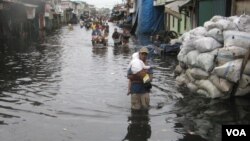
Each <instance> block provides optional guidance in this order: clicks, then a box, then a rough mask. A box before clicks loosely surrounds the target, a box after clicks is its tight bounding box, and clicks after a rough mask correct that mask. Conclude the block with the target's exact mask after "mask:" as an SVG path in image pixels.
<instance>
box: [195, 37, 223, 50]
mask: <svg viewBox="0 0 250 141" xmlns="http://www.w3.org/2000/svg"><path fill="white" fill-rule="evenodd" d="M194 46H195V48H196V49H197V50H198V51H199V52H201V53H202V52H210V51H212V50H214V49H216V48H219V47H222V45H221V44H220V43H219V42H218V41H216V40H215V39H213V38H212V37H202V38H199V39H197V40H195V42H194Z"/></svg>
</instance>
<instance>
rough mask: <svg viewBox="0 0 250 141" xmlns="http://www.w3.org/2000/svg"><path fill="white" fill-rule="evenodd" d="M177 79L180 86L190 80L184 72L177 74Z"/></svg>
mask: <svg viewBox="0 0 250 141" xmlns="http://www.w3.org/2000/svg"><path fill="white" fill-rule="evenodd" d="M175 80H176V84H177V85H178V86H183V85H186V84H188V83H189V82H190V81H189V79H188V77H187V76H186V74H185V73H182V74H181V75H179V76H177V77H176V79H175Z"/></svg>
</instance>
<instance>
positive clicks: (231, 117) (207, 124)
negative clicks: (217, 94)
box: [172, 95, 250, 141]
mask: <svg viewBox="0 0 250 141" xmlns="http://www.w3.org/2000/svg"><path fill="white" fill-rule="evenodd" d="M248 102H249V98H246V97H245V98H235V99H234V100H230V99H207V98H204V97H201V96H197V95H196V96H195V97H194V96H191V95H187V96H185V97H184V98H183V99H181V100H179V101H178V102H177V103H176V104H175V107H174V109H173V111H172V112H173V113H175V114H176V115H177V117H176V118H175V119H174V121H176V122H177V123H181V124H182V125H183V130H184V132H186V134H185V135H184V138H183V139H182V140H181V141H185V140H195V138H198V139H199V140H201V141H203V140H209V141H216V140H220V139H221V125H223V124H250V110H249V108H247V107H248V106H249V104H247V103H248ZM197 135H199V136H200V137H198V136H197ZM198 139H197V140H198Z"/></svg>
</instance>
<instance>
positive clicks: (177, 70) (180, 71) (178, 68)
mask: <svg viewBox="0 0 250 141" xmlns="http://www.w3.org/2000/svg"><path fill="white" fill-rule="evenodd" d="M182 72H183V69H182V67H181V66H180V64H179V65H177V66H176V67H175V70H174V73H175V74H177V75H179V74H181V73H182Z"/></svg>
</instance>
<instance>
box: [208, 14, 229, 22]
mask: <svg viewBox="0 0 250 141" xmlns="http://www.w3.org/2000/svg"><path fill="white" fill-rule="evenodd" d="M221 19H225V17H223V16H220V15H215V16H213V17H212V18H211V19H210V21H211V22H217V21H219V20H221Z"/></svg>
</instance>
